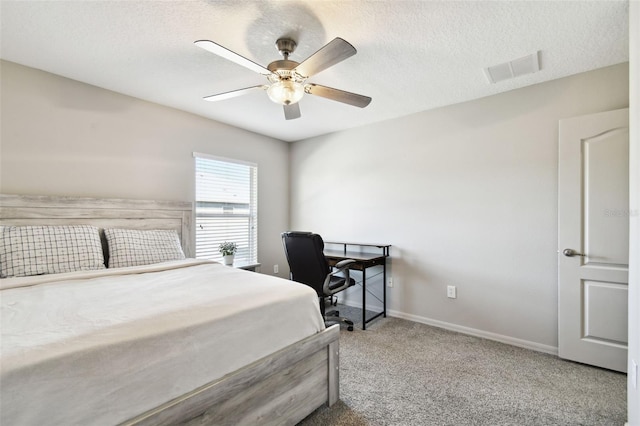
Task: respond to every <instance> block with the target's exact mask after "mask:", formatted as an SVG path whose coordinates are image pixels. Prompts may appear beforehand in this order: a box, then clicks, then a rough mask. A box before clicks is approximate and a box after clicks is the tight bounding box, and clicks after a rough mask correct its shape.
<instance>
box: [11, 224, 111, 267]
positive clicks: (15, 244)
mask: <svg viewBox="0 0 640 426" xmlns="http://www.w3.org/2000/svg"><path fill="white" fill-rule="evenodd" d="M94 269H104V256H103V253H102V243H101V242H100V232H99V230H98V228H96V227H94V226H89V225H68V226H0V278H9V277H28V276H31V275H43V274H59V273H62V272H74V271H89V270H94Z"/></svg>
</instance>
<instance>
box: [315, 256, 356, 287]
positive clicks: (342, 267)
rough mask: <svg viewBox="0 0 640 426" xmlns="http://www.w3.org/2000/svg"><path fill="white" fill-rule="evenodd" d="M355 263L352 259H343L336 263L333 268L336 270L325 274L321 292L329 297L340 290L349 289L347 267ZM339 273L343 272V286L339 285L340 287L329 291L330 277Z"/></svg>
mask: <svg viewBox="0 0 640 426" xmlns="http://www.w3.org/2000/svg"><path fill="white" fill-rule="evenodd" d="M353 263H356V261H355V260H353V259H344V260H341V261H340V262H338V263H336V265H335V266H334V268H336V269H335V270H334V271H332V272H330V273H329V274H327V277H326V278H325V279H324V285H323V286H322V292H323V293H324V294H326V295H331V294H336V293H338V292H341V291H342V290H344V289H346V288H347V287H349V267H350V266H351V265H352V264H353ZM340 272H344V278H345V280H344V285H341V286H340V287H337V288H334V289H333V290H331V289H329V284H330V283H331V277H332V276H334V275H336V274H339V273H340Z"/></svg>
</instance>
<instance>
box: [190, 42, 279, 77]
mask: <svg viewBox="0 0 640 426" xmlns="http://www.w3.org/2000/svg"><path fill="white" fill-rule="evenodd" d="M193 43H194V44H195V45H196V46H198V47H201V48H203V49H204V50H207V51H209V52H211V53H213V54H215V55H218V56H221V57H223V58H225V59H228V60H229V61H231V62H235V63H236V64H238V65H242V66H243V67H245V68H249V69H250V70H252V71H255V72H257V73H258V74H262V75H270V74H272V73H271V71H269V70H268V69H266V68H265V67H263V66H262V65H259V64H256V63H255V62H253V61H252V60H250V59H247V58H245V57H244V56H242V55H239V54H237V53H236V52H232V51H231V50H229V49H227V48H226V47H223V46H220V45H219V44H217V43H214V42H212V41H211V40H197V41H194V42H193Z"/></svg>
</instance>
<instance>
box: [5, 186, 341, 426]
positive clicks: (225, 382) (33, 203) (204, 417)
mask: <svg viewBox="0 0 640 426" xmlns="http://www.w3.org/2000/svg"><path fill="white" fill-rule="evenodd" d="M193 222H194V220H193V204H192V203H189V202H173V201H148V200H126V199H96V198H75V197H52V196H28V195H3V194H0V225H70V224H88V225H93V226H97V227H99V228H130V229H174V230H176V231H178V233H179V235H180V237H181V240H182V246H183V249H184V251H185V254H186V256H187V257H193V254H194V252H195V250H194V243H193V242H194V230H193ZM339 338H340V328H339V326H338V325H334V326H332V327H329V328H327V329H326V330H324V331H322V332H320V333H317V334H315V335H313V336H309V337H307V338H305V339H303V340H301V341H299V342H296V343H294V344H292V345H290V346H288V347H286V348H283V349H281V350H280V351H278V352H275V353H273V354H271V355H268V356H266V357H264V358H262V359H260V360H258V361H256V362H254V363H252V364H249V365H247V366H245V367H243V368H241V369H239V370H236V371H234V372H232V373H230V374H227V375H225V376H223V377H221V378H217V379H214V380H212V381H211V382H209V383H207V384H206V385H204V386H201V387H200V388H198V389H195V390H193V391H191V392H189V393H187V394H185V395H182V396H180V397H178V398H175V399H173V400H171V401H168V402H166V403H165V404H162V405H161V406H159V407H156V408H155V409H153V410H150V411H147V412H145V413H141V414H140V415H138V416H136V417H135V418H133V419H130V420H128V421H126V422H124V423H123V425H175V424H180V423H186V422H188V423H189V425H205V424H215V425H222V424H229V425H235V424H260V425H270V424H273V425H276V424H277V425H283V424H296V423H298V422H299V421H300V420H302V419H304V418H305V417H306V416H307V415H309V414H310V413H312V412H313V411H314V410H315V409H317V408H318V407H320V406H322V405H323V404H328V405H329V406H331V405H333V404H334V403H335V402H337V401H338V399H339V352H340V351H339Z"/></svg>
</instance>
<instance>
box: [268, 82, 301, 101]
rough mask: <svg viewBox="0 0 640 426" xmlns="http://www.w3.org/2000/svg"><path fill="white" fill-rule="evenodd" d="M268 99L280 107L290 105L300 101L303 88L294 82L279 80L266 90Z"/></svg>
mask: <svg viewBox="0 0 640 426" xmlns="http://www.w3.org/2000/svg"><path fill="white" fill-rule="evenodd" d="M267 95H268V96H269V99H271V100H272V101H273V102H275V103H277V104H280V105H291V104H295V103H296V102H298V101H299V100H300V99H302V96H303V95H304V86H303V85H302V84H300V83H298V82H296V81H292V80H281V81H278V82H277V83H273V84H272V85H271V86H269V88H268V89H267Z"/></svg>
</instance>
